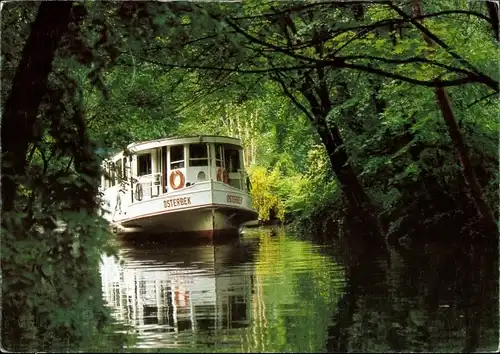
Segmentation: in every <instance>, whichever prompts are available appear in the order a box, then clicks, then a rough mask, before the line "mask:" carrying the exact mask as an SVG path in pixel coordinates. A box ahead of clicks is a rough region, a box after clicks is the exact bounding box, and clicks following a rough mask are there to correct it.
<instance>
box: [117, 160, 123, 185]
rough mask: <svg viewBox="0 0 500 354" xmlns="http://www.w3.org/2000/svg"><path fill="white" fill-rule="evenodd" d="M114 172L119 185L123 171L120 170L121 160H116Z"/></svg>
mask: <svg viewBox="0 0 500 354" xmlns="http://www.w3.org/2000/svg"><path fill="white" fill-rule="evenodd" d="M115 171H116V177H117V180H118V183H121V181H122V177H123V169H122V160H121V159H120V160H118V161H116V162H115Z"/></svg>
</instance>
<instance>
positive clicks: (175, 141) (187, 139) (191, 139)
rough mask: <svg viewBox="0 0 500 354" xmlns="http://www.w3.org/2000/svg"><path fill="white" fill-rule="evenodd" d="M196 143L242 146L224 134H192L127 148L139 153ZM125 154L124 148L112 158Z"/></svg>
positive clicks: (134, 144)
mask: <svg viewBox="0 0 500 354" xmlns="http://www.w3.org/2000/svg"><path fill="white" fill-rule="evenodd" d="M194 143H219V144H231V145H236V146H239V147H241V140H240V139H238V138H233V137H229V136H223V135H195V136H193V135H191V136H182V137H170V138H163V139H155V140H147V141H140V142H134V143H131V144H129V145H127V148H126V149H127V150H128V151H130V152H132V153H137V152H140V151H144V150H150V149H156V148H159V147H163V146H172V145H181V144H194ZM122 154H123V150H122V151H119V152H117V153H115V154H113V157H111V160H114V159H116V158H118V157H119V156H121V155H122Z"/></svg>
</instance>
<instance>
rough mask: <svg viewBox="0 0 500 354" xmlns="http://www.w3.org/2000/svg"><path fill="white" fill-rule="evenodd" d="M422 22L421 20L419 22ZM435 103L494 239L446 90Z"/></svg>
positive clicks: (416, 12)
mask: <svg viewBox="0 0 500 354" xmlns="http://www.w3.org/2000/svg"><path fill="white" fill-rule="evenodd" d="M412 8H413V16H414V17H419V16H422V15H423V11H422V6H421V4H420V0H413V7H412ZM421 22H423V20H421ZM423 37H424V40H425V41H426V42H427V44H428V45H429V46H430V47H432V46H433V45H434V44H433V42H432V40H430V39H429V38H428V37H427V36H426V35H425V34H424V35H423ZM435 95H436V102H437V104H438V106H439V109H440V110H441V114H442V116H443V119H444V122H445V124H446V127H447V128H448V134H449V135H450V138H451V141H452V143H453V147H454V149H455V151H456V153H457V157H458V161H459V164H460V166H461V167H462V173H463V176H464V178H465V180H466V182H467V184H468V186H469V191H470V194H471V196H472V200H473V201H474V204H475V205H476V208H477V210H478V211H479V214H480V217H481V219H482V221H483V225H484V227H485V231H486V232H488V234H491V235H492V236H493V235H494V236H495V237H496V235H497V233H498V227H497V224H496V221H495V220H496V219H495V216H494V214H493V212H492V210H491V208H490V207H489V205H488V203H487V202H486V200H485V198H484V195H483V192H482V189H481V185H480V184H479V182H478V180H477V177H476V173H475V172H474V168H473V166H472V163H471V160H470V156H469V152H468V149H467V146H466V144H465V142H464V138H463V135H462V133H461V132H460V128H459V126H458V124H457V120H456V119H455V114H454V113H453V109H452V105H451V101H450V98H449V97H448V95H447V93H446V90H445V89H444V88H443V87H438V88H436V90H435Z"/></svg>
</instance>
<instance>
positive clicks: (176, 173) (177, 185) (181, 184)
mask: <svg viewBox="0 0 500 354" xmlns="http://www.w3.org/2000/svg"><path fill="white" fill-rule="evenodd" d="M176 176H179V178H180V181H179V183H175V180H176V178H175V177H176ZM169 181H170V186H172V188H173V189H174V190H175V189H179V188H182V187H184V182H186V179H185V178H184V175H183V174H182V172H181V171H180V170H173V171H172V172H171V173H170V178H169Z"/></svg>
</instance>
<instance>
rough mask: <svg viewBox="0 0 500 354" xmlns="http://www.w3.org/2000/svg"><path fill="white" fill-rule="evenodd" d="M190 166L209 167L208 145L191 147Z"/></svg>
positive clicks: (192, 145)
mask: <svg viewBox="0 0 500 354" xmlns="http://www.w3.org/2000/svg"><path fill="white" fill-rule="evenodd" d="M189 166H208V148H207V145H206V144H191V145H189Z"/></svg>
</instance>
